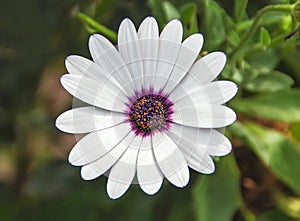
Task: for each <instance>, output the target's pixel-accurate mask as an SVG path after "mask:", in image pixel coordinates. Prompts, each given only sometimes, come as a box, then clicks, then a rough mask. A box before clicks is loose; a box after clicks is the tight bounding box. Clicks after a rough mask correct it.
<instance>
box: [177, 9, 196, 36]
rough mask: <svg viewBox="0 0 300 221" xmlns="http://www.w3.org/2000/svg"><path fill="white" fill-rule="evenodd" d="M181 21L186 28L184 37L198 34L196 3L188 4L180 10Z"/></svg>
mask: <svg viewBox="0 0 300 221" xmlns="http://www.w3.org/2000/svg"><path fill="white" fill-rule="evenodd" d="M180 14H181V21H182V24H183V28H184V35H185V36H184V37H185V38H186V37H187V36H189V35H191V34H194V33H197V32H198V21H197V6H196V4H195V3H187V4H185V5H184V6H182V8H181V10H180Z"/></svg>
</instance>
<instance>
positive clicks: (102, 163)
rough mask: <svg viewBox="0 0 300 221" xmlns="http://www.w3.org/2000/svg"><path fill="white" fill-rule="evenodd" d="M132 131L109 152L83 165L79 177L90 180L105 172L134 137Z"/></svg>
mask: <svg viewBox="0 0 300 221" xmlns="http://www.w3.org/2000/svg"><path fill="white" fill-rule="evenodd" d="M134 136H135V135H134V134H133V133H129V134H128V135H127V136H126V137H125V138H124V139H123V140H122V141H121V142H120V143H118V144H117V145H116V146H115V147H113V148H112V149H111V150H110V151H109V152H107V153H106V154H105V155H104V156H102V157H101V158H99V159H98V160H96V161H94V162H92V163H90V164H88V165H85V166H83V167H82V168H81V177H82V178H83V179H84V180H92V179H95V178H97V177H99V176H101V175H102V174H103V173H105V172H106V171H107V170H108V169H109V168H111V166H113V165H114V164H115V162H116V161H117V160H118V159H119V158H120V157H121V156H122V155H123V153H124V152H125V151H126V150H127V148H128V144H130V143H131V142H132V139H133V138H134Z"/></svg>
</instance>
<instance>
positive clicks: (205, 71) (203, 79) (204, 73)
mask: <svg viewBox="0 0 300 221" xmlns="http://www.w3.org/2000/svg"><path fill="white" fill-rule="evenodd" d="M225 63H226V55H225V54H224V53H223V52H218V51H217V52H212V53H209V54H208V55H205V56H204V57H202V58H201V59H199V60H198V61H197V62H196V63H195V64H193V66H192V67H191V69H190V70H189V72H188V74H187V75H186V77H185V78H184V79H183V80H182V81H181V82H180V84H182V85H183V87H184V88H195V87H198V86H199V85H204V84H207V83H209V82H211V81H213V80H214V79H215V78H216V77H217V76H218V75H219V74H220V73H221V71H222V69H223V68H224V66H225Z"/></svg>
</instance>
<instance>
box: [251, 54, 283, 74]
mask: <svg viewBox="0 0 300 221" xmlns="http://www.w3.org/2000/svg"><path fill="white" fill-rule="evenodd" d="M246 60H247V62H248V63H249V65H250V66H251V67H252V68H253V69H254V70H256V71H258V72H259V73H269V72H271V71H273V70H274V69H275V67H276V66H277V65H278V63H279V57H278V55H277V53H276V51H275V50H274V49H272V48H268V49H267V50H260V51H257V52H255V53H253V54H251V55H250V56H248V57H247V59H246Z"/></svg>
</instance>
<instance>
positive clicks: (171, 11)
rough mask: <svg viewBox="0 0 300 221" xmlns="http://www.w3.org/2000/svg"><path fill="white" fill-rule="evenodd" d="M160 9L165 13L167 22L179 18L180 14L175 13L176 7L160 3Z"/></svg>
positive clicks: (167, 3) (168, 3)
mask: <svg viewBox="0 0 300 221" xmlns="http://www.w3.org/2000/svg"><path fill="white" fill-rule="evenodd" d="M162 9H163V11H164V13H165V16H166V18H167V21H170V20H172V19H174V18H180V14H179V12H178V11H177V9H176V7H175V6H174V5H172V4H171V3H170V2H162Z"/></svg>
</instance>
